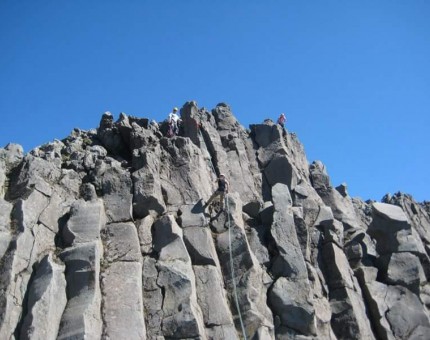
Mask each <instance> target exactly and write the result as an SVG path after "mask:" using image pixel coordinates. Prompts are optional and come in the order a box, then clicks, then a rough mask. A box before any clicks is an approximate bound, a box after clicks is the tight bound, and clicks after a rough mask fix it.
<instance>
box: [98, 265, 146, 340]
mask: <svg viewBox="0 0 430 340" xmlns="http://www.w3.org/2000/svg"><path fill="white" fill-rule="evenodd" d="M102 282H103V284H102V285H103V286H102V291H103V309H102V313H103V321H104V330H103V337H104V338H107V339H121V338H123V337H124V336H125V334H127V339H146V329H145V321H144V319H143V301H142V299H143V298H142V265H141V264H140V263H139V262H124V261H118V262H115V263H112V264H111V265H110V266H109V267H108V268H107V269H106V270H105V271H104V273H103V279H102Z"/></svg>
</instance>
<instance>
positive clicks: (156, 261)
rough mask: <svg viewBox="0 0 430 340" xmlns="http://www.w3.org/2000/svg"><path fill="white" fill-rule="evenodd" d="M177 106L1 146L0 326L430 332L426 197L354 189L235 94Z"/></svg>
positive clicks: (319, 335)
mask: <svg viewBox="0 0 430 340" xmlns="http://www.w3.org/2000/svg"><path fill="white" fill-rule="evenodd" d="M180 114H181V118H182V124H181V129H180V132H179V135H178V136H173V137H171V138H168V137H165V135H166V130H167V126H166V123H165V122H163V123H160V124H156V123H155V122H150V121H149V119H146V118H136V117H131V116H127V115H125V114H121V115H120V117H119V119H118V120H116V121H115V120H114V118H113V116H112V115H111V114H110V113H108V112H107V113H105V114H104V115H103V116H102V118H101V121H100V126H99V127H98V128H97V129H94V130H90V131H82V130H79V129H74V130H73V131H72V133H71V134H70V136H68V137H66V138H65V139H63V140H61V141H60V140H55V141H53V142H51V143H48V144H45V145H42V146H40V147H38V148H35V149H34V150H32V151H30V152H29V153H28V154H24V153H23V150H22V147H20V146H19V145H14V144H9V145H7V146H6V147H5V148H4V149H0V259H1V262H0V263H1V264H0V271H1V273H0V292H1V293H0V339H111V340H114V339H115V340H116V339H154V340H155V339H156V340H161V339H263V340H265V339H300V340H303V339H348V340H350V339H430V319H429V310H428V309H429V307H430V285H429V282H428V281H429V278H430V259H429V255H430V216H429V212H430V209H429V203H428V202H427V203H426V202H424V203H417V202H415V201H414V199H413V198H412V197H411V196H409V195H406V194H401V193H397V194H395V195H394V196H390V195H387V196H385V197H384V198H383V200H382V202H370V201H367V202H364V201H362V200H360V199H357V198H351V197H350V196H349V195H348V192H347V188H346V185H344V184H343V185H340V186H338V187H334V186H333V185H332V183H331V182H330V178H329V175H328V173H327V170H326V168H325V166H324V165H323V163H322V162H320V161H316V162H313V163H312V164H309V163H308V161H307V159H306V155H305V153H304V148H303V146H302V145H301V143H300V142H299V141H298V139H297V137H296V136H295V134H292V133H287V134H286V135H285V136H283V131H282V129H281V127H280V126H279V125H276V124H274V123H273V122H272V121H271V120H266V121H264V122H263V123H261V124H255V125H251V126H250V128H249V129H244V128H243V127H242V126H241V125H240V124H239V122H238V121H237V120H236V118H235V117H234V116H233V114H232V112H231V110H230V108H229V106H228V105H226V104H219V105H217V106H216V108H215V109H213V110H212V111H210V112H209V111H207V110H206V109H204V108H198V106H197V104H196V103H195V102H188V103H186V104H185V105H184V106H183V107H182V109H181V110H180ZM221 173H222V174H225V176H226V178H227V179H228V181H229V183H230V188H229V192H228V195H227V196H226V199H225V202H222V203H221V202H218V201H216V200H215V201H214V203H213V204H211V205H209V206H206V205H205V203H206V201H207V200H208V199H209V197H210V196H211V194H212V193H213V192H214V191H215V190H216V188H217V183H216V181H217V178H218V176H219V175H220V174H221Z"/></svg>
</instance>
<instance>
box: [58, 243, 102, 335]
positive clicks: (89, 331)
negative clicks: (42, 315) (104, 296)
mask: <svg viewBox="0 0 430 340" xmlns="http://www.w3.org/2000/svg"><path fill="white" fill-rule="evenodd" d="M101 249H102V246H101V244H100V241H95V242H87V243H84V244H79V245H77V246H75V247H72V248H70V249H67V250H65V251H63V252H62V253H61V254H60V258H61V260H62V261H63V262H64V263H65V264H66V281H67V289H66V292H67V299H68V300H67V305H66V309H65V310H64V313H63V316H62V318H61V323H60V329H59V332H58V336H57V339H78V338H80V339H83V338H88V339H100V338H101V335H102V319H101V314H100V309H101V292H100V284H99V282H100V281H99V276H100V257H101Z"/></svg>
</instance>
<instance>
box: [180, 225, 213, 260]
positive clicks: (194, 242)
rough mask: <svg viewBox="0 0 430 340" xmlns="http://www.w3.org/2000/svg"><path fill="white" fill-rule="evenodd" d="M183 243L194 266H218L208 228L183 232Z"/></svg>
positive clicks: (189, 229) (190, 229)
mask: <svg viewBox="0 0 430 340" xmlns="http://www.w3.org/2000/svg"><path fill="white" fill-rule="evenodd" d="M183 235H184V242H185V245H186V246H187V250H188V253H189V254H190V257H191V261H192V263H193V265H194V266H205V265H212V266H216V265H217V264H218V256H217V254H216V250H215V245H214V242H213V240H212V235H211V232H210V230H209V229H208V228H200V227H190V228H186V229H184V231H183Z"/></svg>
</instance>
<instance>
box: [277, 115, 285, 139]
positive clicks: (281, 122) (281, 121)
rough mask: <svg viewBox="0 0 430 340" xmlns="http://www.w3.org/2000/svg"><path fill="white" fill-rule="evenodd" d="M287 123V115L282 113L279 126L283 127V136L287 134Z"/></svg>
mask: <svg viewBox="0 0 430 340" xmlns="http://www.w3.org/2000/svg"><path fill="white" fill-rule="evenodd" d="M286 121H287V118H285V114H283V113H281V115H280V116H279V118H278V124H279V125H281V127H282V136H285V135H286V134H287V132H286V131H285V122H286Z"/></svg>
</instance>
